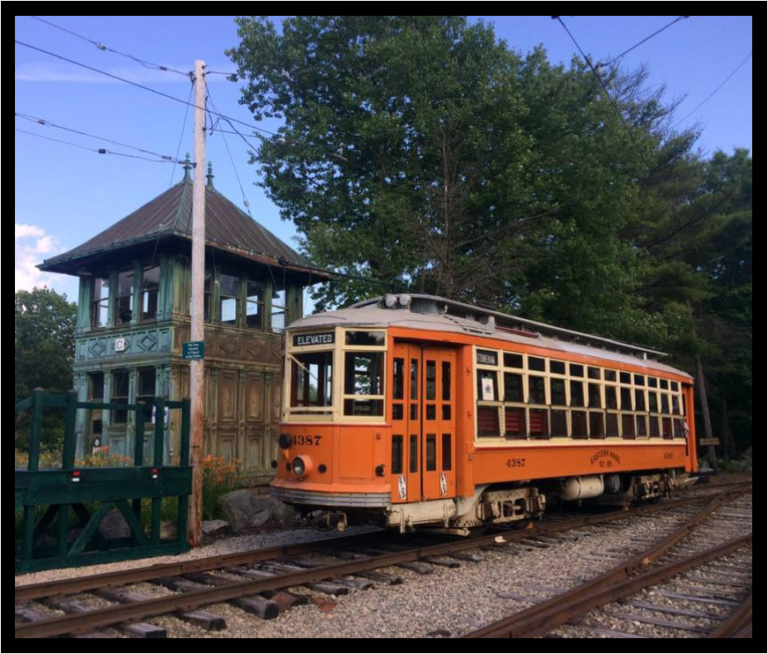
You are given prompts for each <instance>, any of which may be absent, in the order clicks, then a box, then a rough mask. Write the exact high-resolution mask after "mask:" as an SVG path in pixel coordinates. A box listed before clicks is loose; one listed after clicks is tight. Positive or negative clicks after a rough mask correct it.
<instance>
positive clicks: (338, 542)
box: [15, 483, 751, 603]
mask: <svg viewBox="0 0 768 654" xmlns="http://www.w3.org/2000/svg"><path fill="white" fill-rule="evenodd" d="M742 486H743V487H744V489H746V488H747V487H751V484H746V483H745V484H742ZM741 490H742V489H732V490H731V491H729V494H731V495H732V494H737V493H739V492H741ZM718 493H722V491H718ZM712 496H715V494H707V495H704V494H701V495H697V496H695V497H690V498H682V499H679V500H672V501H670V502H665V503H663V504H655V505H649V506H642V507H634V508H632V509H630V510H621V511H615V512H611V513H605V514H601V515H592V516H585V517H583V518H576V519H574V520H569V521H567V522H564V523H559V524H558V523H554V524H548V525H545V526H538V527H534V528H533V529H531V530H528V531H525V532H512V533H506V534H504V536H505V537H508V538H509V539H510V540H519V538H527V537H529V536H532V535H535V534H544V533H549V532H543V531H542V530H543V529H551V528H553V527H555V528H556V531H562V530H563V529H575V528H578V527H584V526H589V525H593V524H601V523H605V522H613V521H617V520H623V519H626V518H628V517H630V516H634V515H645V514H649V513H656V512H659V511H665V510H669V509H674V508H678V507H682V506H687V505H690V504H695V503H698V502H702V501H706V499H708V498H709V497H712ZM376 533H378V532H376ZM517 533H522V534H523V535H522V536H515V534H517ZM372 537H375V534H373V535H372V534H362V535H358V536H345V537H342V538H333V539H327V540H322V541H312V542H311V543H302V544H300V545H288V546H280V547H272V548H267V549H260V550H251V551H248V552H239V553H236V554H228V555H219V556H213V557H207V558H203V559H196V560H191V561H183V562H174V563H166V564H158V565H153V566H148V567H143V568H135V569H133V570H121V571H119V572H111V573H107V574H100V575H89V576H87V577H75V578H72V579H63V580H61V581H56V582H44V583H39V584H29V585H27V586H17V587H16V592H15V601H16V603H24V602H32V601H34V600H38V599H43V598H47V597H54V596H56V595H74V594H77V593H85V592H88V591H91V590H98V589H100V588H104V587H115V586H126V585H129V584H138V583H143V582H147V581H152V580H155V579H164V578H167V577H178V576H183V575H186V574H190V573H193V572H211V571H213V570H219V569H222V568H231V567H237V566H244V565H251V564H254V563H260V562H262V561H269V560H271V559H277V558H280V557H286V556H298V555H302V554H311V553H312V552H315V551H317V550H318V549H328V548H332V547H336V546H338V547H354V546H356V545H358V544H360V543H365V542H366V541H367V540H370V539H371V538H372ZM480 538H482V537H480ZM486 539H487V540H486V542H480V543H479V545H478V546H482V545H485V544H492V543H493V542H494V540H495V537H493V539H488V537H486ZM472 540H473V542H477V540H478V538H477V537H476V538H473V539H472Z"/></svg>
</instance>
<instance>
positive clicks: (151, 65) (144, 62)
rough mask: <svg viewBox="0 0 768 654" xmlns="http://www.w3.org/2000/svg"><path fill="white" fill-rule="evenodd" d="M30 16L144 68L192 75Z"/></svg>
mask: <svg viewBox="0 0 768 654" xmlns="http://www.w3.org/2000/svg"><path fill="white" fill-rule="evenodd" d="M30 18H32V19H34V20H37V21H40V22H41V23H45V24H46V25H50V26H51V27H53V28H55V29H57V30H61V31H62V32H66V33H67V34H70V35H71V36H74V37H76V38H78V39H81V40H83V41H86V42H88V43H90V44H91V45H93V46H95V47H96V48H98V49H99V50H101V51H102V52H111V53H113V54H116V55H120V56H121V57H125V58H127V59H131V60H132V61H135V62H136V63H138V64H141V65H142V66H144V67H145V68H150V69H153V70H161V71H164V72H168V73H176V74H177V75H183V76H184V77H190V76H192V75H193V73H191V72H184V71H182V70H178V69H176V68H172V67H171V66H165V65H162V64H154V63H152V62H151V61H147V60H145V59H141V58H140V57H137V56H135V55H132V54H129V53H127V52H121V51H120V50H116V49H115V48H110V47H109V46H107V45H105V44H104V43H102V42H101V41H96V40H94V39H90V38H88V37H87V36H83V35H82V34H78V33H77V32H75V31H73V30H71V29H67V28H66V27H62V26H61V25H57V24H56V23H53V22H51V21H50V20H46V19H45V18H40V16H30Z"/></svg>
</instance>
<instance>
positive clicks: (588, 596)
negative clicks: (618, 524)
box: [465, 490, 752, 638]
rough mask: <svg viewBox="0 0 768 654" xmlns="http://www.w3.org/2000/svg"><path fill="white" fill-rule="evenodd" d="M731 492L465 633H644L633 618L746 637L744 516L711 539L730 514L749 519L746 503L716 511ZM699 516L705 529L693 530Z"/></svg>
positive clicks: (675, 629)
mask: <svg viewBox="0 0 768 654" xmlns="http://www.w3.org/2000/svg"><path fill="white" fill-rule="evenodd" d="M734 492H739V491H733V490H731V491H729V492H724V494H723V495H720V496H718V497H714V498H713V499H711V500H710V501H709V502H707V504H706V505H705V506H704V507H702V508H701V509H699V510H698V511H697V512H696V513H695V515H693V516H692V517H691V518H690V519H688V520H687V521H685V523H683V524H682V525H681V526H679V528H677V529H675V530H674V532H673V533H671V534H670V535H668V536H667V537H666V538H664V539H663V540H662V541H661V542H659V543H655V544H654V545H652V546H651V547H649V548H647V549H645V550H644V551H642V552H639V553H638V554H636V555H635V556H633V557H632V558H630V559H629V560H627V561H622V562H621V563H620V564H618V565H617V566H616V567H614V568H612V569H611V570H609V571H608V572H606V573H604V574H602V575H599V576H597V577H595V578H592V579H589V580H587V581H585V582H584V583H582V584H580V585H578V586H576V587H575V588H572V589H570V590H569V591H567V592H564V593H561V594H559V595H556V596H555V597H553V598H551V599H549V600H546V601H544V602H539V603H536V604H534V605H533V606H530V607H529V608H527V609H525V610H523V611H520V612H518V613H516V614H514V615H511V616H509V617H507V618H504V619H502V620H500V621H498V622H496V623H493V624H491V625H488V626H487V627H484V628H482V629H479V630H477V631H475V632H473V633H470V634H468V635H466V636H465V638H532V637H541V636H555V637H558V636H559V637H585V636H592V637H595V636H598V637H612V638H638V637H644V636H642V635H638V634H637V633H636V632H635V631H633V630H632V629H631V628H627V627H628V625H632V624H634V625H638V624H640V625H651V626H653V627H658V628H662V629H664V630H666V631H667V632H668V633H669V634H670V635H673V636H681V635H685V636H691V635H696V636H705V637H712V638H726V637H727V638H751V636H752V532H751V517H749V523H750V531H749V533H748V534H745V535H742V536H736V537H734V538H727V539H719V542H717V541H718V536H719V535H720V534H723V533H727V532H728V531H729V529H731V528H732V527H733V521H734V520H735V519H736V518H735V517H734V515H736V516H740V517H741V518H743V519H744V521H745V523H746V520H747V518H748V516H747V512H746V511H747V507H741V511H742V513H739V511H738V509H737V512H736V513H735V514H734V511H733V510H729V511H728V512H727V513H724V514H723V515H721V516H719V518H718V516H717V515H716V513H717V511H718V510H719V509H720V508H721V506H722V504H723V502H724V501H725V499H726V497H727V496H731V497H732V496H733V495H732V494H733V493H734ZM748 509H749V511H750V513H751V504H750V506H749V507H748ZM705 522H707V523H708V524H709V530H708V531H705V530H703V529H699V527H701V526H702V525H703V524H704V523H705ZM712 523H714V524H712ZM668 600H671V601H668ZM675 600H677V601H679V602H680V603H681V604H682V605H683V606H675ZM690 604H695V605H697V606H698V607H699V608H696V609H690V608H687V607H688V606H689V605H690ZM723 608H725V609H727V610H726V611H724V612H723V611H722V609H723ZM659 616H661V617H659ZM712 623H714V625H715V626H707V625H712ZM606 624H607V625H608V626H607V627H606Z"/></svg>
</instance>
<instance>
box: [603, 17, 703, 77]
mask: <svg viewBox="0 0 768 654" xmlns="http://www.w3.org/2000/svg"><path fill="white" fill-rule="evenodd" d="M688 18H690V16H678V17H677V18H675V20H673V21H672V22H671V23H667V24H666V25H665V26H664V27H662V28H661V29H658V30H656V31H655V32H654V33H653V34H650V35H649V36H646V37H645V38H644V39H643V40H642V41H639V42H638V43H635V45H633V46H632V47H631V48H628V49H627V50H624V52H622V53H621V54H620V55H617V56H615V57H614V58H613V59H610V60H609V61H601V62H598V63H597V68H598V69H599V68H601V67H605V66H610V65H612V64H615V63H616V62H617V61H618V60H619V59H622V58H623V57H624V56H626V55H628V54H629V53H630V52H632V51H633V50H635V49H637V48H639V47H640V46H641V45H643V44H644V43H647V42H648V41H650V40H651V39H652V38H653V37H654V36H657V35H658V34H661V33H662V32H663V31H665V30H668V29H669V28H670V27H672V26H673V25H676V24H677V23H679V22H680V21H681V20H686V19H688Z"/></svg>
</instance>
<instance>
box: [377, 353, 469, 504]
mask: <svg viewBox="0 0 768 654" xmlns="http://www.w3.org/2000/svg"><path fill="white" fill-rule="evenodd" d="M390 369H391V371H392V372H391V375H392V380H391V384H392V385H391V388H392V402H391V421H392V501H393V502H394V503H405V502H420V501H423V500H431V499H445V498H449V497H454V496H455V494H456V352H455V351H454V350H452V349H449V348H442V347H432V346H422V345H419V344H412V343H396V344H395V347H394V352H393V357H392V366H391V368H390Z"/></svg>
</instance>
